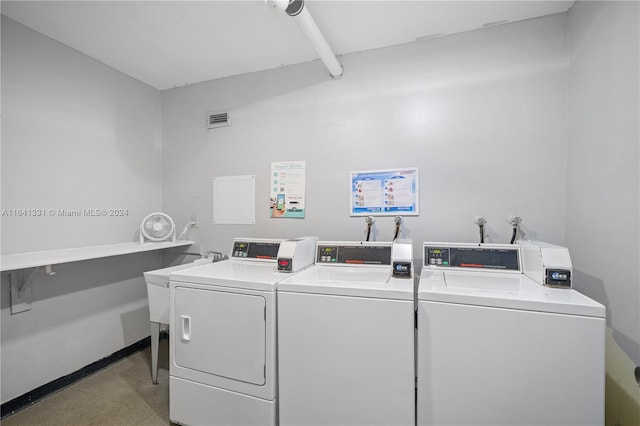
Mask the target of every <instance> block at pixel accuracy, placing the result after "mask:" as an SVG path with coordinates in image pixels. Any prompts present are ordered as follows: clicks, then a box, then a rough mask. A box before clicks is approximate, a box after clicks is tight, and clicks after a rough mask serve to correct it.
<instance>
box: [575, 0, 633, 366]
mask: <svg viewBox="0 0 640 426" xmlns="http://www.w3.org/2000/svg"><path fill="white" fill-rule="evenodd" d="M639 17H640V5H639V3H637V2H577V3H576V4H575V5H574V7H573V8H572V9H571V11H570V13H569V21H568V23H569V25H568V34H569V41H570V42H569V45H570V56H571V66H570V69H569V105H570V108H569V163H568V164H569V165H568V185H567V187H568V189H567V221H566V224H567V225H566V229H567V245H568V246H569V248H570V250H571V257H572V260H573V265H574V268H575V274H576V287H577V288H578V289H579V290H581V291H583V292H584V293H586V294H587V295H589V296H591V297H593V298H595V299H596V300H598V301H600V302H601V303H603V304H605V305H606V306H607V322H608V325H609V326H610V327H612V328H613V330H614V338H615V340H616V342H617V343H618V344H619V345H620V346H621V347H622V348H623V349H624V351H625V352H626V353H627V355H628V356H629V357H630V358H632V359H633V360H634V362H635V364H636V365H640V266H639V265H640V227H639V225H640V224H639V221H640V210H639V208H638V205H639V199H640V172H639V170H640V130H639V121H640V109H639V105H640V96H639V93H640V87H639V80H638V76H639V75H640V68H639V64H640V41H639V40H640V30H639V26H640V25H639V22H640V18H639ZM627 374H632V372H631V371H629V372H628V373H627Z"/></svg>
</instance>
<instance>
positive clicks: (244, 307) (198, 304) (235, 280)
mask: <svg viewBox="0 0 640 426" xmlns="http://www.w3.org/2000/svg"><path fill="white" fill-rule="evenodd" d="M316 241H317V238H316V237H305V238H300V239H296V240H287V241H282V240H268V239H242V238H237V239H235V240H234V242H233V248H232V253H231V259H229V260H223V261H221V262H217V263H212V264H209V265H204V266H200V267H198V268H194V269H190V270H187V271H182V272H177V273H175V274H172V275H171V281H170V293H171V306H170V308H171V309H170V320H171V330H172V334H171V338H170V341H169V342H170V344H169V350H170V367H169V417H170V419H171V421H172V422H174V423H180V424H186V425H261V426H264V425H275V424H276V421H277V419H276V412H277V401H276V389H277V388H276V386H277V385H276V378H277V372H276V362H277V360H276V287H277V283H278V282H279V281H281V280H283V279H284V278H286V277H288V276H290V275H289V274H287V273H285V272H281V271H286V272H296V271H298V270H300V269H302V268H304V267H306V266H308V265H310V264H312V263H313V254H314V248H315V242H316ZM280 252H282V253H281V255H282V256H280V255H279V253H280ZM279 270H280V271H279Z"/></svg>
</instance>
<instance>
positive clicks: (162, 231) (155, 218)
mask: <svg viewBox="0 0 640 426" xmlns="http://www.w3.org/2000/svg"><path fill="white" fill-rule="evenodd" d="M145 239H146V240H149V241H153V242H160V241H168V240H171V241H173V242H175V241H176V225H175V224H174V223H173V220H172V219H171V218H170V217H169V215H167V214H165V213H159V212H157V213H151V214H150V215H148V216H147V217H145V218H144V219H142V223H141V224H140V244H144V242H145Z"/></svg>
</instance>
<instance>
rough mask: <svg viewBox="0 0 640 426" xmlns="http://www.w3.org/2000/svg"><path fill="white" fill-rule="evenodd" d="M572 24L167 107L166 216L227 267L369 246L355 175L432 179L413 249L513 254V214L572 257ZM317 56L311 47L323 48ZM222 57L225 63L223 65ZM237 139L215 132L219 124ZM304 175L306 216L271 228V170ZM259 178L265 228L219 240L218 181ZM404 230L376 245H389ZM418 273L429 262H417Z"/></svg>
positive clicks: (243, 229) (278, 73) (525, 25)
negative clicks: (326, 247)
mask: <svg viewBox="0 0 640 426" xmlns="http://www.w3.org/2000/svg"><path fill="white" fill-rule="evenodd" d="M565 21H566V14H560V15H554V16H549V17H545V18H540V19H532V20H528V21H523V22H518V23H513V24H508V25H501V26H495V27H488V28H484V29H480V30H477V31H472V32H466V33H462V34H456V35H450V36H445V37H439V38H432V39H426V40H422V41H417V42H414V43H409V44H406V45H401V46H395V47H390V48H383V49H376V50H372V51H367V52H360V53H355V54H349V55H345V56H343V57H341V58H339V60H340V62H341V63H342V64H343V66H344V75H343V77H342V78H340V79H336V80H332V79H331V78H330V77H329V75H328V73H327V71H326V69H325V68H324V66H323V65H322V63H320V62H319V61H314V62H310V63H305V64H299V65H294V66H287V67H282V68H278V69H274V70H268V71H263V72H256V73H251V74H246V75H240V76H234V77H229V78H223V79H219V80H215V81H209V82H205V83H200V84H194V85H189V86H185V87H181V88H175V89H171V90H166V91H163V92H162V126H163V168H162V171H163V184H162V187H163V206H164V209H165V210H166V211H167V212H168V213H169V214H171V215H172V216H174V218H175V219H176V220H178V221H182V223H184V222H185V221H187V220H189V218H190V217H192V216H197V217H198V219H199V228H198V229H194V230H193V231H192V232H191V237H192V238H195V239H197V240H199V241H201V242H202V245H203V249H204V250H211V249H214V250H220V251H224V252H227V253H228V252H229V248H230V244H231V240H232V238H233V237H235V236H261V237H294V236H300V235H318V236H319V237H320V238H321V239H325V240H333V239H338V240H362V239H363V238H364V237H365V221H364V218H362V217H350V216H349V197H350V192H349V191H350V186H349V172H350V171H357V170H371V169H374V170H375V169H387V168H397V167H412V166H416V167H418V168H419V174H420V215H419V216H413V217H405V218H404V223H403V226H402V236H404V237H407V238H412V239H413V241H414V254H415V256H417V257H421V255H420V245H421V244H422V242H423V241H426V240H430V241H467V242H476V241H478V229H477V226H476V225H475V224H474V223H473V220H474V218H475V217H476V216H483V217H485V218H486V219H487V220H488V224H487V231H488V241H491V242H508V241H509V238H510V236H511V227H510V225H509V224H508V223H507V216H508V215H518V216H521V217H522V218H523V219H524V222H523V229H524V231H525V236H526V237H528V238H538V239H544V240H547V241H551V242H556V243H563V242H564V239H565V213H566V212H565V209H566V206H565V199H566V180H567V176H566V162H567V125H566V123H567V55H566V40H565V24H566V22H565ZM310 48H311V47H310ZM209 54H215V51H212V52H210V53H209ZM221 111H228V112H229V113H230V116H231V126H230V127H224V128H218V129H214V130H208V129H207V123H206V118H207V113H208V112H221ZM289 160H304V161H306V184H307V186H306V207H307V211H306V217H305V218H304V219H282V218H280V219H275V218H270V217H269V194H270V192H269V191H270V187H271V186H270V178H269V177H270V166H271V162H275V161H289ZM234 175H255V176H256V223H255V225H214V224H213V218H212V210H213V207H212V203H213V200H212V178H213V177H214V176H234ZM393 230H394V224H393V218H391V217H379V218H377V221H376V223H375V225H374V229H373V237H374V238H375V239H376V240H378V241H389V240H390V239H391V238H392V236H393ZM418 262H419V260H418Z"/></svg>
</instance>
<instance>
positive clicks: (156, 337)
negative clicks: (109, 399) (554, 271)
mask: <svg viewBox="0 0 640 426" xmlns="http://www.w3.org/2000/svg"><path fill="white" fill-rule="evenodd" d="M206 263H211V259H198V260H196V261H194V262H191V263H185V264H182V265H177V266H171V267H169V268H162V269H156V270H153V271H147V272H145V273H144V280H145V282H146V283H147V297H148V299H149V321H150V323H151V379H152V380H153V383H154V384H157V383H158V346H159V344H160V326H161V325H163V324H164V325H166V326H167V327H168V326H169V275H170V274H171V273H173V272H177V271H181V270H183V269H189V268H194V267H196V266H199V265H204V264H206Z"/></svg>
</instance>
